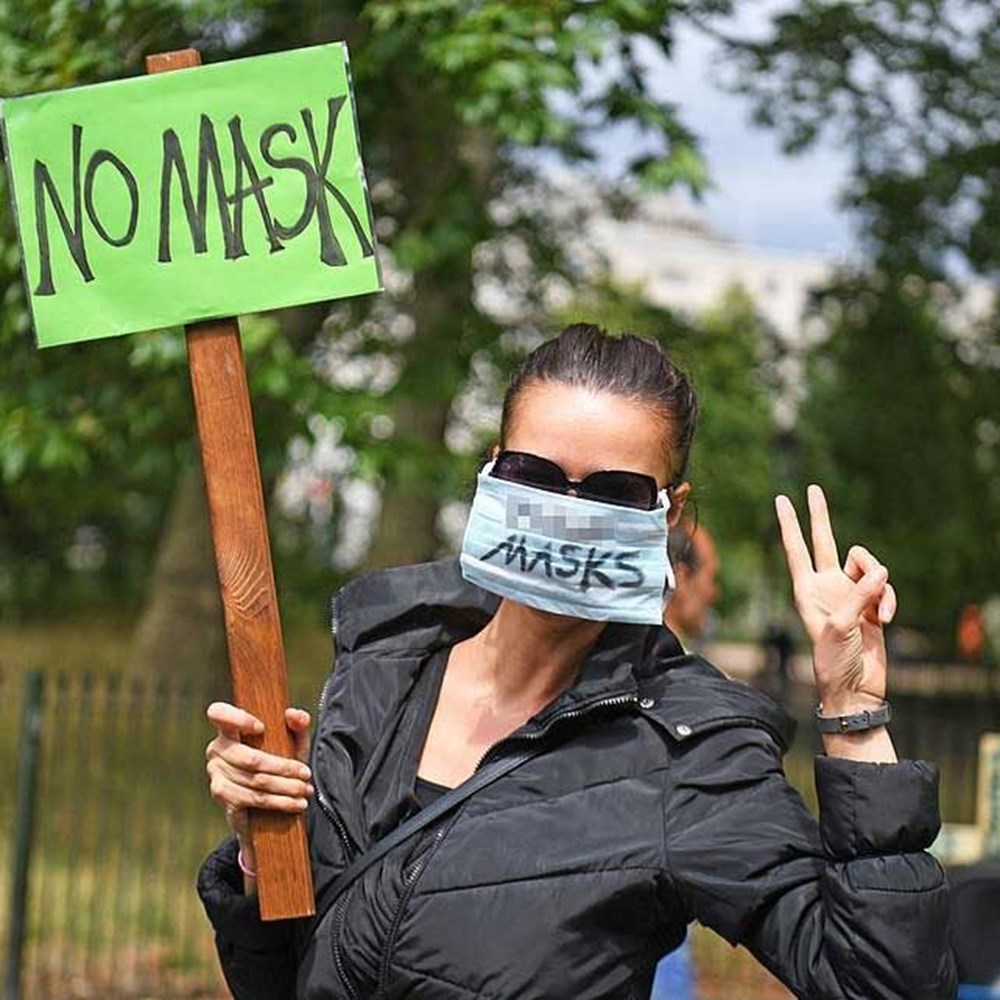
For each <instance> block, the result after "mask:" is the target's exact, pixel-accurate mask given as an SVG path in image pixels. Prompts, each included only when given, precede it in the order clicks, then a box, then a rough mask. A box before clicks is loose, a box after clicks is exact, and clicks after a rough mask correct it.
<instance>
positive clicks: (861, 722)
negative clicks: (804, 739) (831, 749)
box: [816, 701, 892, 733]
mask: <svg viewBox="0 0 1000 1000" xmlns="http://www.w3.org/2000/svg"><path fill="white" fill-rule="evenodd" d="M891 718H892V709H891V708H890V707H889V702H887V701H883V702H882V704H881V705H879V707H878V708H866V709H865V710H864V711H863V712H857V713H856V714H855V715H824V714H823V704H822V702H821V703H820V704H819V705H817V706H816V726H817V727H818V729H819V731H820V732H821V733H863V732H864V731H865V730H866V729H877V728H878V727H879V726H884V725H886V723H888V722H889V720H890V719H891Z"/></svg>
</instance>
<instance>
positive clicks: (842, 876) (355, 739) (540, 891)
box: [199, 561, 954, 1000]
mask: <svg viewBox="0 0 1000 1000" xmlns="http://www.w3.org/2000/svg"><path fill="white" fill-rule="evenodd" d="M495 604H496V601H495V599H494V598H493V597H492V596H491V595H489V594H486V593H484V592H482V591H481V590H478V589H477V588H474V587H471V586H469V585H468V584H466V583H464V582H463V580H462V579H461V577H460V575H459V572H458V568H457V564H456V563H454V562H451V561H449V562H443V563H433V564H428V565H423V566H413V567H407V568H402V569H396V570H390V571H386V572H380V573H376V574H372V575H370V576H367V577H364V578H362V579H359V580H357V581H355V582H354V583H352V584H350V585H349V586H348V587H346V588H345V589H344V590H343V591H342V592H341V594H340V595H339V596H338V598H337V599H336V602H335V616H336V620H337V623H338V625H337V627H338V642H339V647H340V649H339V655H338V658H337V664H336V670H335V671H334V672H333V674H332V675H331V678H330V680H329V682H328V683H327V688H326V691H325V692H324V699H323V704H322V705H321V709H320V715H319V718H318V722H317V734H316V739H315V741H314V751H313V762H312V763H313V773H314V779H315V783H316V786H317V789H318V794H317V799H318V802H317V803H316V804H315V806H313V807H311V808H310V813H309V826H310V838H311V839H310V843H311V850H312V857H313V866H314V874H315V878H316V882H317V885H318V886H321V885H323V884H325V883H327V882H328V881H329V880H330V879H332V878H333V877H334V876H335V875H336V873H337V872H338V871H339V870H341V869H342V868H343V866H344V865H345V863H346V862H347V861H348V860H349V858H351V857H354V856H355V855H357V854H358V853H359V852H360V851H362V850H363V849H365V848H366V847H368V846H369V845H371V844H372V843H373V842H374V841H375V840H376V839H378V838H379V837H380V836H382V835H383V834H385V833H386V832H388V831H389V830H391V829H392V828H393V827H394V826H396V825H397V824H398V823H399V822H400V821H401V820H402V819H404V818H405V817H406V816H408V815H410V814H411V813H412V812H414V811H415V810H416V809H417V808H418V805H417V803H416V800H415V799H414V797H413V781H414V778H415V773H416V768H417V762H418V760H419V756H420V749H421V746H422V742H423V736H424V734H425V732H426V728H427V725H428V724H429V721H430V714H431V712H432V710H433V706H434V702H435V699H436V694H437V685H438V684H439V683H440V678H441V675H442V673H443V665H444V661H445V656H446V650H447V649H448V648H449V647H450V646H451V645H453V644H454V643H455V642H457V641H458V640H460V639H462V638H464V637H466V636H468V635H470V634H472V633H474V632H475V631H477V630H478V629H480V628H481V627H482V626H483V625H484V623H485V622H486V621H487V620H488V618H489V616H490V615H491V614H492V612H493V610H494V608H495ZM789 735H790V732H789V723H788V720H787V717H786V716H784V714H783V713H782V712H781V711H780V710H779V709H778V708H777V707H776V706H774V705H773V704H772V703H770V702H769V701H768V700H766V699H765V698H763V697H762V696H760V695H759V694H757V693H756V692H754V691H752V690H750V689H749V688H746V687H744V686H742V685H740V684H736V683H733V682H730V681H728V680H726V679H725V678H724V677H723V676H722V675H721V674H720V673H719V672H718V671H716V670H715V669H714V668H713V667H712V666H710V665H709V664H708V663H706V662H705V661H704V660H701V659H699V658H697V657H691V656H684V655H681V654H680V649H679V647H678V646H677V644H676V641H675V640H674V639H673V637H672V636H671V635H670V633H669V632H667V631H665V630H663V629H655V628H648V627H637V626H609V627H608V628H607V629H606V630H605V632H604V634H603V635H602V638H601V640H600V641H599V643H598V646H597V647H596V649H595V650H594V651H593V652H592V654H591V655H590V656H589V658H588V659H587V661H586V663H585V665H584V667H583V669H582V671H581V674H580V676H579V679H578V681H577V683H576V684H575V685H574V687H573V688H572V689H571V690H569V691H568V692H566V693H565V694H564V695H562V696H561V697H560V698H558V699H557V700H556V701H555V702H554V703H553V704H551V705H549V706H548V707H547V708H545V709H544V710H543V711H542V712H540V713H539V714H538V715H537V716H536V717H535V718H533V719H532V720H530V721H529V722H528V723H527V724H526V725H525V726H524V727H523V728H522V729H521V730H519V731H518V732H517V733H515V734H514V736H512V737H511V738H510V739H508V740H506V741H504V743H502V744H500V745H498V746H497V747H496V748H494V750H493V752H492V754H491V756H496V755H498V754H503V753H506V752H514V751H516V750H517V749H519V748H520V747H523V743H522V742H521V741H524V740H532V741H542V743H543V745H544V746H545V747H546V751H545V752H544V753H542V754H541V755H539V756H536V757H534V758H532V759H530V760H529V761H528V762H527V763H525V764H523V765H521V766H520V767H519V768H518V769H517V770H514V771H512V772H511V773H510V774H508V775H506V776H504V777H503V778H501V779H499V780H498V781H497V782H496V783H494V784H492V785H490V786H489V787H487V788H486V789H484V790H482V791H481V792H479V793H477V795H475V796H474V797H472V798H471V799H468V800H466V802H465V803H464V804H463V805H461V806H459V807H458V809H457V810H456V811H455V812H454V813H453V814H452V815H449V816H446V817H445V819H444V820H442V821H441V823H440V824H438V825H437V826H436V827H432V828H431V829H430V830H428V831H425V832H424V833H422V834H418V835H417V837H416V838H415V843H408V844H405V845H403V846H402V847H400V848H398V849H397V850H396V852H394V853H392V854H390V855H389V856H388V857H387V858H386V859H384V860H383V861H382V862H380V863H378V864H376V865H375V866H374V867H373V868H371V869H369V870H368V872H367V873H366V874H365V875H364V876H363V877H362V878H361V880H359V881H358V882H356V883H355V884H354V885H353V886H352V888H351V889H350V890H348V892H347V893H345V894H344V896H342V897H341V899H340V901H339V902H338V903H337V904H336V905H335V906H334V907H333V908H332V910H331V911H330V912H329V913H328V914H327V915H326V917H325V919H324V920H323V921H322V923H321V924H320V926H319V928H318V930H317V932H316V933H315V934H314V935H312V936H311V938H310V939H309V940H306V934H305V933H304V928H305V927H306V924H305V923H304V922H298V921H286V922H281V923H277V924H264V923H262V922H260V920H259V919H258V915H257V910H256V904H255V901H253V900H248V899H245V898H244V897H243V896H242V895H240V889H239V886H240V876H239V871H238V869H237V867H236V863H235V848H234V846H233V844H232V843H231V842H230V843H228V844H226V845H223V847H222V848H220V849H219V850H218V851H217V852H215V853H214V854H213V855H212V856H211V857H210V858H209V859H208V860H207V861H206V863H205V865H204V867H203V869H202V872H201V876H200V879H199V890H200V892H201V895H202V898H203V900H204V903H205V906H206V909H207V911H208V913H209V916H210V918H211V920H212V922H213V924H214V925H215V928H216V933H217V942H218V948H219V954H220V956H221V960H222V965H223V969H224V971H225V974H226V977H227V979H228V981H229V984H230V987H231V989H232V991H233V994H234V996H235V997H236V998H237V1000H256V998H260V1000H280V998H290V997H293V996H298V997H302V998H309V1000H313V998H316V1000H318V998H324V1000H334V998H335V1000H359V998H365V1000H368V998H376V997H377V998H380V1000H391V998H402V997H413V998H418V997H420V998H434V1000H469V998H472V997H479V998H493V1000H500V998H503V1000H509V998H515V997H516V998H520V1000H529V998H531V1000H535V998H537V1000H542V998H545V1000H555V998H563V997H564V998H572V1000H596V998H627V997H628V998H645V997H648V995H649V986H650V981H651V977H652V972H653V967H654V965H655V963H656V960H657V959H658V958H659V956H661V955H662V954H663V953H664V952H665V951H667V950H669V949H670V948H671V947H673V946H674V945H676V944H677V943H678V942H679V941H680V940H681V939H682V937H683V935H684V931H685V927H686V925H687V923H688V922H689V921H690V920H692V919H695V920H699V921H701V922H702V923H703V924H707V925H708V926H710V927H713V928H714V929H715V930H717V931H718V932H719V933H720V934H722V935H723V936H724V937H726V938H727V939H728V940H730V941H732V942H742V943H744V944H746V945H747V946H748V947H749V948H750V949H751V950H752V951H753V952H754V953H755V954H756V955H757V956H758V957H759V958H760V960H761V961H762V962H763V963H764V964H765V965H766V966H767V967H768V968H770V969H771V970H772V971H773V972H775V973H776V974H777V975H778V976H779V977H780V978H781V979H783V980H784V981H785V982H786V983H787V984H788V985H789V986H790V987H791V988H792V990H793V991H794V992H795V993H796V994H797V995H799V996H804V997H822V998H851V1000H862V998H863V1000H875V998H901V1000H932V998H933V1000H937V998H945V997H951V996H953V994H954V970H953V963H952V959H951V955H950V953H949V951H948V948H947V940H948V934H947V926H946V924H947V893H946V887H945V882H944V877H943V874H942V871H941V868H940V867H939V865H938V864H937V862H936V861H935V860H934V859H933V858H932V857H931V856H930V855H928V854H926V853H924V848H926V847H927V846H928V845H929V844H930V843H931V841H932V840H933V838H934V836H935V834H936V832H937V828H938V814H937V777H936V772H935V769H934V767H933V766H931V765H929V764H925V763H920V762H909V761H906V762H901V763H899V764H897V765H874V764H856V763H850V762H847V761H842V760H835V759H828V758H820V759H819V760H818V761H817V765H816V780H817V788H818V793H819V799H820V821H819V824H818V825H817V823H816V821H815V820H814V819H813V818H812V817H811V816H810V814H809V813H808V811H807V810H806V809H805V807H804V806H803V804H802V802H801V801H800V799H799V797H798V795H797V794H796V793H795V792H794V791H793V790H792V789H791V788H790V787H789V785H788V784H787V783H786V781H785V778H784V775H783V773H782V770H781V757H782V753H783V752H784V749H785V747H786V745H787V741H788V739H789Z"/></svg>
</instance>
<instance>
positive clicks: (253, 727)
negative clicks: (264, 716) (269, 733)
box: [205, 701, 264, 740]
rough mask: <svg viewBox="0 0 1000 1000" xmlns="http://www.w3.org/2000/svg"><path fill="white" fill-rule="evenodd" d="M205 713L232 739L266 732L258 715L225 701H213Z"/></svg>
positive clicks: (217, 727) (210, 720) (222, 732)
mask: <svg viewBox="0 0 1000 1000" xmlns="http://www.w3.org/2000/svg"><path fill="white" fill-rule="evenodd" d="M205 715H206V716H207V717H208V721H209V722H211V723H212V725H213V726H215V728H216V729H218V730H219V732H220V733H221V734H222V735H223V736H227V737H229V739H231V740H239V738H240V737H241V736H244V735H249V736H259V735H260V734H261V733H262V732H264V723H263V722H261V721H260V719H258V718H257V716H256V715H251V714H250V713H249V712H247V711H245V710H244V709H242V708H237V707H236V706H235V705H230V704H229V703H228V702H225V701H213V702H212V704H211V705H209V706H208V708H207V710H206V711H205Z"/></svg>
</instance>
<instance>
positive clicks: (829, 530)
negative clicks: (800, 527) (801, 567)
mask: <svg viewBox="0 0 1000 1000" xmlns="http://www.w3.org/2000/svg"><path fill="white" fill-rule="evenodd" d="M806 497H807V498H808V500H809V527H810V529H811V530H812V543H813V560H814V562H815V564H816V570H817V572H822V571H823V570H826V569H839V568H840V558H839V557H838V555H837V540H836V539H835V538H834V537H833V526H832V525H831V524H830V511H829V509H828V508H827V505H826V496H825V495H824V493H823V491H822V490H821V489H820V488H819V487H818V486H817V485H816V484H815V483H813V484H812V485H811V486H810V487H809V488H808V489H807V490H806Z"/></svg>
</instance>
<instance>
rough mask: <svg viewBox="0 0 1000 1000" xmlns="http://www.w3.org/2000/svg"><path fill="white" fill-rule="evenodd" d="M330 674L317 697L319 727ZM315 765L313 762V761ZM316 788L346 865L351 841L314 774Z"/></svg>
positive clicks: (351, 845) (350, 858)
mask: <svg viewBox="0 0 1000 1000" xmlns="http://www.w3.org/2000/svg"><path fill="white" fill-rule="evenodd" d="M332 676H333V675H332V674H331V675H330V677H328V678H327V679H326V683H325V684H324V685H323V689H322V691H320V695H319V705H318V707H317V709H316V724H317V726H318V725H319V720H320V719H322V718H323V713H324V712H325V710H326V692H327V688H328V687H329V685H330V680H331V679H332ZM313 763H315V761H313ZM313 784H314V787H315V788H316V803H317V804H318V805H319V807H320V809H321V810H322V812H323V815H324V816H326V818H327V819H328V820H329V821H330V822H331V823H332V824H333V828H334V829H335V830H336V831H337V836H338V837H339V838H340V843H341V846H342V847H343V849H344V857H345V858H346V859H347V863H348V864H350V862H351V860H352V857H353V855H354V853H355V852H354V842H353V841H352V840H351V837H350V834H348V832H347V827H345V826H344V821H343V820H342V819H341V818H340V816H338V815H337V812H336V810H335V809H334V808H333V806H332V805H330V800H329V799H328V798H327V797H326V795H324V793H323V788H322V786H321V785H320V781H319V775H318V773H317V774H316V779H315V781H314V782H313Z"/></svg>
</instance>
